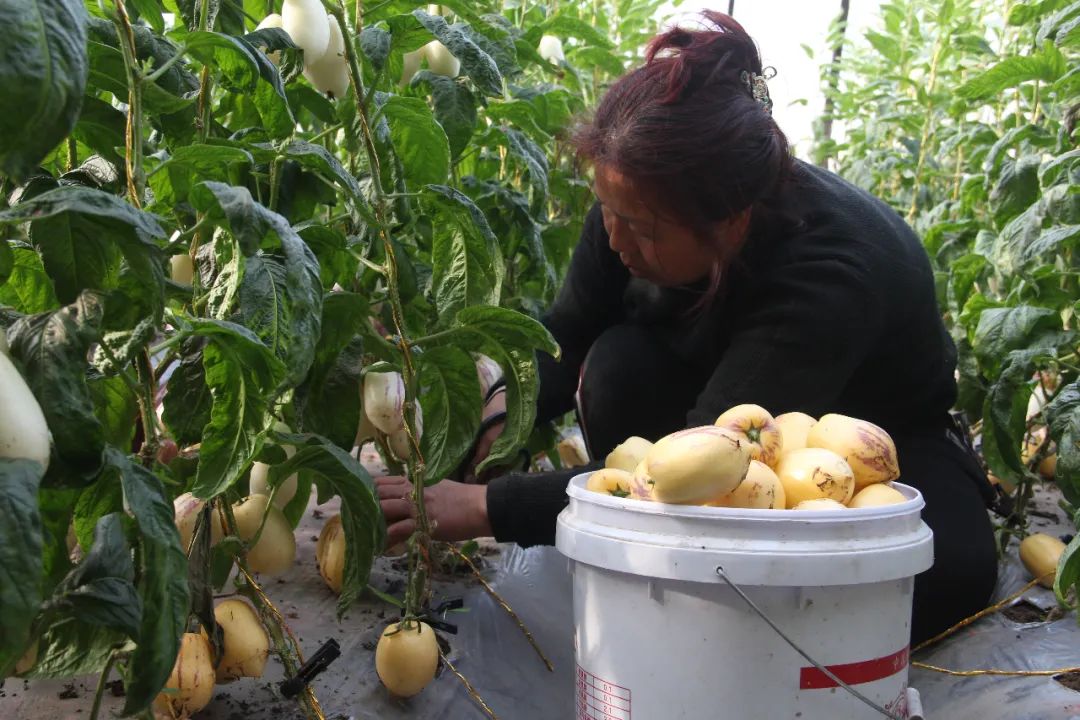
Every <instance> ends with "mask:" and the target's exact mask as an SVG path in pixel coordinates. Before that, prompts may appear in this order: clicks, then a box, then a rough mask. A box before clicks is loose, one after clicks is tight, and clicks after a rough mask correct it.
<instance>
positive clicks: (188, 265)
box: [169, 253, 195, 285]
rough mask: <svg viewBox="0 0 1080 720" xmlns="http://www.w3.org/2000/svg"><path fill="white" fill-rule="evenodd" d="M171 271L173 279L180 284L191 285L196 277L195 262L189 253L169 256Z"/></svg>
mask: <svg viewBox="0 0 1080 720" xmlns="http://www.w3.org/2000/svg"><path fill="white" fill-rule="evenodd" d="M169 271H170V275H171V277H172V281H173V282H174V283H176V284H178V285H190V284H191V281H192V279H193V278H194V277H195V263H193V262H192V261H191V256H190V255H188V254H187V253H180V254H179V255H173V256H172V257H171V258H169Z"/></svg>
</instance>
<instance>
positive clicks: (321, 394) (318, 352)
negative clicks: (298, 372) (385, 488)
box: [296, 292, 369, 450]
mask: <svg viewBox="0 0 1080 720" xmlns="http://www.w3.org/2000/svg"><path fill="white" fill-rule="evenodd" d="M322 311H323V316H322V334H321V335H320V336H319V342H318V344H317V345H316V346H315V362H313V363H312V365H311V370H310V372H309V373H308V376H307V379H305V380H304V382H303V384H302V385H300V387H298V388H297V392H296V395H297V401H298V406H299V408H300V415H301V418H302V424H301V427H303V428H304V429H311V430H317V431H318V432H319V433H320V434H322V435H325V436H326V437H327V438H329V439H330V441H331V442H333V443H334V444H335V445H338V446H339V447H342V448H345V449H346V450H352V447H353V442H354V441H355V439H356V431H357V428H358V427H359V422H360V392H359V388H360V373H361V371H362V370H363V367H364V363H363V342H362V341H361V339H360V337H359V336H360V335H361V333H362V332H363V331H364V328H365V326H368V324H369V320H368V316H369V309H368V304H367V300H366V299H365V298H364V297H363V296H361V295H357V294H354V293H345V292H335V293H330V294H328V295H327V296H326V298H325V300H324V301H323V310H322Z"/></svg>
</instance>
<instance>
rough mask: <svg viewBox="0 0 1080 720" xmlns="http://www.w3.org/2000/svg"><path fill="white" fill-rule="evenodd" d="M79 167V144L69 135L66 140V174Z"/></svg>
mask: <svg viewBox="0 0 1080 720" xmlns="http://www.w3.org/2000/svg"><path fill="white" fill-rule="evenodd" d="M78 165H79V143H78V141H77V140H76V139H75V136H74V135H69V136H68V139H67V169H68V172H70V171H72V170H74V169H75V168H76V167H78Z"/></svg>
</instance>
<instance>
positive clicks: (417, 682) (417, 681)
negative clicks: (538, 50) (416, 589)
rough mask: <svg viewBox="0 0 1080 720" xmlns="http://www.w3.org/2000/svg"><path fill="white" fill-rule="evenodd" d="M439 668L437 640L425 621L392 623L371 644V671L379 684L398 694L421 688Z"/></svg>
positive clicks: (401, 695) (405, 695)
mask: <svg viewBox="0 0 1080 720" xmlns="http://www.w3.org/2000/svg"><path fill="white" fill-rule="evenodd" d="M438 667H439V643H438V640H436V639H435V631H434V630H432V629H431V628H430V627H429V626H428V625H427V623H424V622H419V621H414V622H413V623H412V624H411V625H408V626H403V625H401V624H400V623H392V624H390V625H389V626H387V628H386V630H384V631H383V634H382V637H381V638H379V644H378V645H377V646H376V647H375V671H376V672H377V673H378V674H379V679H380V680H382V683H383V685H385V686H386V689H387V690H389V691H390V692H391V693H393V694H394V695H397V696H398V697H403V698H407V697H412V696H413V695H416V694H417V693H418V692H420V691H421V690H423V689H424V688H425V687H426V686H427V684H428V683H429V682H431V679H432V678H434V677H435V671H436V670H437V669H438Z"/></svg>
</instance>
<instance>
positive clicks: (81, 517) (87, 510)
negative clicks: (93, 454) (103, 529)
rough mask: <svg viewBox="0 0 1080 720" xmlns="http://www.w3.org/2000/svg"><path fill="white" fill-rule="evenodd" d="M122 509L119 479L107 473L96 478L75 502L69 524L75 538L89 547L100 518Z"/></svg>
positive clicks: (122, 494)
mask: <svg viewBox="0 0 1080 720" xmlns="http://www.w3.org/2000/svg"><path fill="white" fill-rule="evenodd" d="M123 509H124V490H123V488H122V487H121V485H120V479H119V478H117V477H114V476H112V475H109V474H107V473H106V474H104V475H102V476H101V477H99V478H98V480H97V482H94V483H91V484H90V485H89V486H87V487H86V488H85V489H84V490H83V491H82V492H81V493H80V494H79V500H78V502H76V503H75V512H74V514H73V515H72V518H71V524H72V526H73V527H74V529H75V538H76V539H77V540H78V541H79V545H80V546H81V547H83V548H88V547H90V545H91V543H93V541H94V532H95V530H96V528H97V524H98V521H100V520H101V518H103V517H105V516H106V515H109V514H111V513H115V512H122V511H123Z"/></svg>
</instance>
